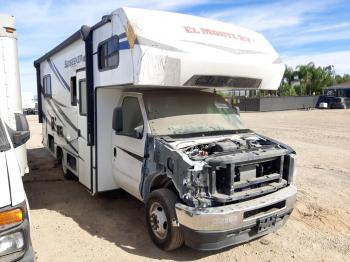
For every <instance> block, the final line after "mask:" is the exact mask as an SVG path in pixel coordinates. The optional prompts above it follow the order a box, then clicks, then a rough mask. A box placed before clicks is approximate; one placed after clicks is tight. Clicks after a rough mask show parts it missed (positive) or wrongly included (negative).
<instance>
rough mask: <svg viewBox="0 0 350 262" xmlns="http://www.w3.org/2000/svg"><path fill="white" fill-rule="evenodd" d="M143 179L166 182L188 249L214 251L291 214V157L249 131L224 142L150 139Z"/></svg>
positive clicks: (289, 151) (272, 227)
mask: <svg viewBox="0 0 350 262" xmlns="http://www.w3.org/2000/svg"><path fill="white" fill-rule="evenodd" d="M147 148H148V149H147V150H148V158H147V160H146V161H145V165H144V176H145V177H147V176H149V177H151V176H159V177H163V178H166V179H165V180H167V181H171V183H172V184H173V185H174V187H175V188H176V191H177V192H178V195H179V197H180V198H181V200H182V203H178V204H177V205H176V214H177V218H178V220H179V223H180V225H181V226H182V228H183V232H184V235H185V241H186V244H187V245H188V246H191V247H193V248H196V249H201V250H213V249H219V248H222V247H225V246H229V245H232V244H237V243H242V242H246V241H249V240H251V239H253V238H256V237H259V236H261V235H264V234H267V233H269V232H272V231H273V230H275V229H277V228H278V227H280V226H281V225H283V224H284V223H285V222H286V220H287V218H288V217H289V215H290V214H291V212H292V210H293V207H294V204H295V199H296V188H295V187H294V186H293V176H294V173H295V152H294V150H293V149H291V148H290V147H288V146H286V145H284V144H282V143H279V142H277V141H274V140H272V139H269V138H266V137H263V136H261V135H257V134H255V133H253V132H251V131H250V130H248V131H247V132H244V133H237V134H234V135H227V136H216V137H198V138H193V137H192V138H189V139H184V138H174V137H169V136H163V137H152V138H150V139H149V143H148V147H147Z"/></svg>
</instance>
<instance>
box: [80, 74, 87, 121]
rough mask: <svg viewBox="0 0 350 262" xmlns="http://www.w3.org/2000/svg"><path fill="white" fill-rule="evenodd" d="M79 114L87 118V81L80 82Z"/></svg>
mask: <svg viewBox="0 0 350 262" xmlns="http://www.w3.org/2000/svg"><path fill="white" fill-rule="evenodd" d="M79 95H80V97H79V112H80V114H81V115H83V116H85V115H86V112H87V105H86V100H87V99H86V80H85V79H83V80H80V81H79Z"/></svg>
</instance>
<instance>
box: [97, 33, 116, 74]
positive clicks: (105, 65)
mask: <svg viewBox="0 0 350 262" xmlns="http://www.w3.org/2000/svg"><path fill="white" fill-rule="evenodd" d="M97 52H98V69H99V70H100V71H102V70H109V69H113V68H116V67H118V65H119V38H118V36H112V37H111V38H109V39H107V40H105V41H103V42H102V43H100V44H99V46H98V50H97Z"/></svg>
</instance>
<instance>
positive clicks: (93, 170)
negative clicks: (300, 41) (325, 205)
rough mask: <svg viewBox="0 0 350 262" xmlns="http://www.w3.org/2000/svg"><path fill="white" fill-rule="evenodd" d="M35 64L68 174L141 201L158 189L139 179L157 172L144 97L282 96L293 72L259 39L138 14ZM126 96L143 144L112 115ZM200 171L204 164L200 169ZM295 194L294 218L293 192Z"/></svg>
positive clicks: (48, 123) (42, 115) (54, 146)
mask: <svg viewBox="0 0 350 262" xmlns="http://www.w3.org/2000/svg"><path fill="white" fill-rule="evenodd" d="M34 66H35V68H36V71H37V91H38V114H39V122H42V128H43V143H44V145H46V146H47V147H48V148H49V150H50V152H51V153H52V154H53V155H54V156H55V157H56V158H57V159H58V160H59V161H61V163H62V166H63V172H64V173H66V174H68V173H69V174H74V175H75V176H77V177H78V178H79V182H80V183H82V184H83V185H84V186H85V187H86V188H87V190H88V191H90V193H91V194H95V193H99V192H104V191H109V190H113V189H119V188H122V189H124V190H126V191H127V192H129V193H130V194H132V195H133V196H135V197H136V198H138V199H140V200H142V201H146V199H147V196H146V195H147V194H148V193H149V192H148V191H147V189H145V187H147V186H150V185H148V184H147V183H148V182H147V181H145V179H146V178H145V177H144V176H143V175H141V174H144V173H145V172H147V171H148V170H150V169H152V168H151V167H150V166H148V165H147V163H146V162H147V161H148V160H147V159H149V155H148V153H147V152H148V150H150V149H149V147H150V145H149V143H150V137H151V136H152V135H154V134H153V131H152V128H153V127H152V126H151V122H152V121H151V119H148V112H146V111H147V110H148V109H146V105H145V100H144V95H146V94H147V93H148V92H151V93H152V92H156V90H159V91H164V90H170V91H172V92H175V93H176V92H179V93H181V92H182V91H184V92H192V91H193V92H195V90H197V91H200V90H207V91H210V92H213V91H214V90H220V89H234V88H239V89H270V90H276V89H277V88H278V87H279V85H280V82H281V79H282V76H283V73H284V70H285V65H284V64H283V63H282V61H281V59H280V58H279V56H278V54H277V53H276V51H275V50H274V49H273V48H272V46H271V45H270V44H269V43H268V41H267V40H266V39H265V38H264V37H263V36H262V35H261V34H259V33H256V32H253V31H251V30H247V29H244V28H241V27H237V26H234V25H231V24H226V23H223V22H218V21H214V20H210V19H205V18H200V17H194V16H190V15H183V14H175V13H169V12H160V11H150V10H141V9H134V8H120V9H117V10H116V11H114V12H112V13H111V14H110V15H107V16H104V17H103V18H102V20H101V21H100V22H99V23H97V24H96V25H94V26H92V27H91V28H90V27H88V26H82V28H81V30H79V31H77V32H76V33H74V34H73V35H72V36H70V37H69V38H68V39H66V40H65V41H64V42H62V43H61V44H59V45H58V46H57V47H55V48H54V49H52V50H51V51H49V52H48V53H46V54H45V55H43V56H42V57H41V58H39V59H37V60H36V61H35V62H34ZM176 90H178V91H176ZM197 91H196V92H197ZM200 94H202V93H200ZM126 98H128V99H129V102H128V103H130V104H132V103H136V104H137V105H138V106H136V107H135V108H136V109H135V110H138V109H137V108H139V111H138V114H139V116H142V119H143V125H142V126H143V129H142V134H139V133H140V132H139V131H140V130H136V129H135V132H138V135H140V137H138V138H137V139H135V138H133V137H129V136H127V135H118V134H117V133H116V131H115V129H113V128H114V127H113V128H112V122H113V121H114V119H115V116H114V114H118V113H116V112H117V111H118V110H117V111H116V110H114V109H116V107H120V106H121V105H122V104H123V103H124V102H125V101H126ZM194 103H195V101H194ZM216 106H217V107H218V108H220V107H221V106H224V108H225V107H226V105H220V104H218V105H216ZM179 107H181V101H179ZM221 109H222V108H221ZM112 120H113V121H112ZM193 139H195V141H196V143H205V141H206V140H203V139H200V138H198V137H197V138H193ZM211 139H213V138H211ZM221 139H222V137H221ZM219 140H220V139H219ZM169 146H171V145H169ZM174 147H176V146H175V144H174ZM125 148H127V150H125ZM178 149H180V148H178ZM175 151H176V150H175ZM289 151H290V150H289ZM289 151H288V152H289ZM184 158H186V157H184ZM186 159H188V158H186ZM188 160H189V159H188ZM190 162H191V161H190ZM293 163H294V162H293ZM194 165H197V164H194ZM200 168H203V165H202V164H200V165H198V166H196V168H195V170H199V169H200ZM288 192H289V193H288V194H287V195H288V196H287V198H290V201H289V202H288V209H287V210H288V212H290V208H291V207H292V206H293V203H294V202H293V201H294V200H295V190H294V189H292V190H290V188H289V191H288ZM272 199H273V198H270V199H269V200H266V201H265V202H264V203H265V204H266V203H269V201H272ZM274 201H275V200H274ZM260 204H261V203H260ZM179 216H182V215H181V214H180V213H179ZM225 219H226V218H225ZM229 219H231V218H228V220H227V221H229ZM227 221H226V222H223V223H228V222H227ZM284 221H285V220H284ZM247 239H248V238H247ZM235 242H237V241H235ZM186 243H187V242H186ZM232 243H233V242H232ZM189 245H190V244H189ZM225 245H227V244H225ZM193 246H194V247H195V246H196V245H193ZM219 247H220V246H215V245H214V246H210V247H202V246H196V248H199V249H217V248H219ZM221 247H222V246H221Z"/></svg>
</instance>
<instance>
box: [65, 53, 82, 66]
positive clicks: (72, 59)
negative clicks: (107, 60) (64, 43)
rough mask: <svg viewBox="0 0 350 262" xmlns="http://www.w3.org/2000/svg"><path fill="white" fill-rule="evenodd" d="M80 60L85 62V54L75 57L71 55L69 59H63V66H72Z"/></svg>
mask: <svg viewBox="0 0 350 262" xmlns="http://www.w3.org/2000/svg"><path fill="white" fill-rule="evenodd" d="M82 62H85V56H84V55H78V56H76V57H73V58H71V59H69V60H65V61H64V67H65V68H67V67H73V66H76V65H77V64H80V63H82Z"/></svg>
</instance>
